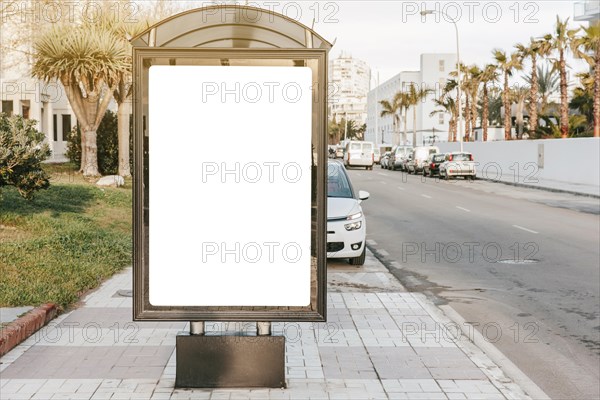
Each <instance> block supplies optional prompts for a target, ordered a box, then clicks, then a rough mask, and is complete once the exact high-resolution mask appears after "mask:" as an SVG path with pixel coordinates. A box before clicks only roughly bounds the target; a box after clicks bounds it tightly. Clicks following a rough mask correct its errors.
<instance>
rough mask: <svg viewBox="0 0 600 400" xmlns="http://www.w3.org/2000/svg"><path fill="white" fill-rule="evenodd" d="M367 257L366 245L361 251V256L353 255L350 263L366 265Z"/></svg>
mask: <svg viewBox="0 0 600 400" xmlns="http://www.w3.org/2000/svg"><path fill="white" fill-rule="evenodd" d="M365 258H367V249H366V246H365V247H364V248H363V252H362V253H361V255H360V256H358V257H353V258H350V259H349V261H350V265H357V266H360V265H364V263H365Z"/></svg>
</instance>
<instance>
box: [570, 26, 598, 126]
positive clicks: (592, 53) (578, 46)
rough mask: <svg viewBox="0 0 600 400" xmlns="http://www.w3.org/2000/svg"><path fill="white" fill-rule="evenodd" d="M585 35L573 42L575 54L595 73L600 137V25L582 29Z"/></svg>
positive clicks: (595, 112)
mask: <svg viewBox="0 0 600 400" xmlns="http://www.w3.org/2000/svg"><path fill="white" fill-rule="evenodd" d="M582 29H583V31H584V35H583V36H581V37H578V38H576V39H575V40H573V42H572V49H573V53H575V55H576V56H577V57H578V58H583V59H584V60H585V61H587V63H588V64H589V65H590V68H591V69H592V70H593V71H594V74H595V76H594V137H600V24H595V25H591V26H590V27H589V28H585V27H582Z"/></svg>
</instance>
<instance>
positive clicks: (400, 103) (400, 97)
mask: <svg viewBox="0 0 600 400" xmlns="http://www.w3.org/2000/svg"><path fill="white" fill-rule="evenodd" d="M379 104H380V105H381V107H382V110H381V113H380V114H379V115H380V116H381V117H385V116H388V115H389V116H392V126H393V128H392V130H393V135H394V139H393V140H392V141H393V143H394V144H399V140H398V136H399V133H398V126H399V125H400V120H401V119H402V120H403V121H404V137H403V143H406V110H407V109H408V107H409V105H408V98H407V95H406V93H403V92H398V93H396V94H395V95H394V98H393V99H392V101H389V100H381V101H380V102H379Z"/></svg>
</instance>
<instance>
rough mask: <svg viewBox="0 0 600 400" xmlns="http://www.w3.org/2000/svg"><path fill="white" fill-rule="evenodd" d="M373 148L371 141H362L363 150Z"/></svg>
mask: <svg viewBox="0 0 600 400" xmlns="http://www.w3.org/2000/svg"><path fill="white" fill-rule="evenodd" d="M371 150H373V145H372V144H371V143H363V151H371Z"/></svg>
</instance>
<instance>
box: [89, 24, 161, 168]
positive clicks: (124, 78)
mask: <svg viewBox="0 0 600 400" xmlns="http://www.w3.org/2000/svg"><path fill="white" fill-rule="evenodd" d="M103 15H104V16H107V17H109V16H112V13H108V12H107V13H105V14H103ZM100 23H101V25H102V26H103V27H104V28H105V29H106V30H107V31H109V32H111V33H112V34H113V35H114V36H115V38H116V39H117V41H118V43H119V45H120V46H121V47H122V48H123V50H124V51H125V53H126V54H127V58H126V60H125V62H126V69H125V70H123V71H121V72H119V74H118V82H117V85H116V86H115V89H114V90H113V96H114V99H115V102H116V103H117V131H118V135H117V137H118V148H119V175H121V176H131V168H130V164H129V114H130V113H131V95H132V92H133V76H132V60H131V55H132V47H131V44H130V43H129V40H130V39H131V38H133V37H135V36H137V35H139V34H140V33H142V32H143V31H145V30H146V29H147V28H148V27H149V26H150V25H151V23H150V22H149V21H148V20H140V21H137V22H131V23H128V22H124V20H118V19H110V18H105V19H104V20H103V21H101V22H100Z"/></svg>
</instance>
